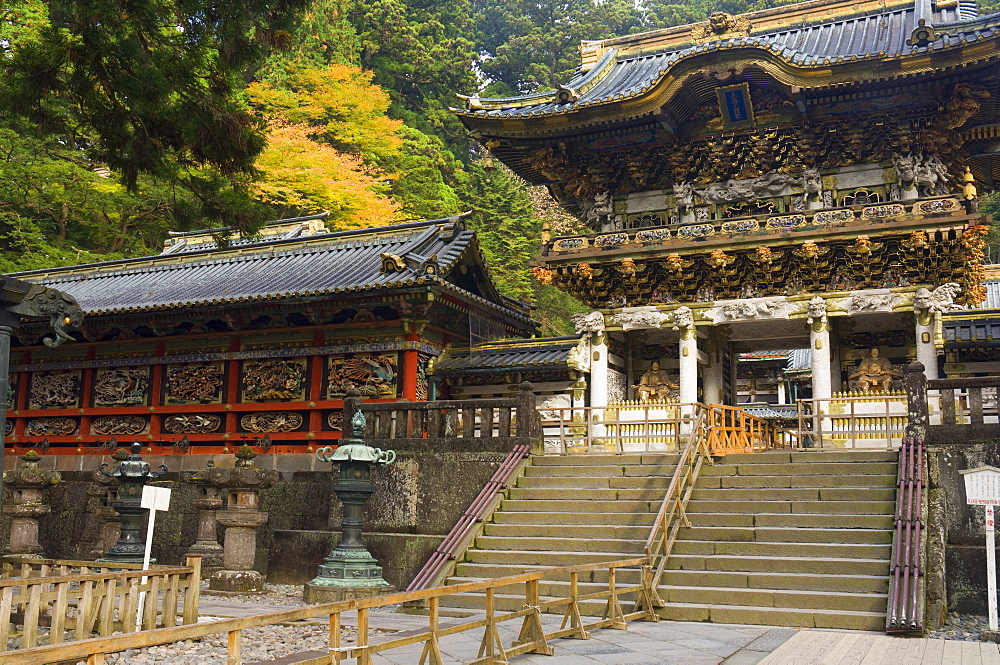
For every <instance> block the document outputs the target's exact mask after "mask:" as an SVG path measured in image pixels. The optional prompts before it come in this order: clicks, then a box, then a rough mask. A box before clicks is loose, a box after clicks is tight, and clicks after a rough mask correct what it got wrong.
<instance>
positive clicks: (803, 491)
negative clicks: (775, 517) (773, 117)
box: [691, 487, 896, 502]
mask: <svg viewBox="0 0 1000 665" xmlns="http://www.w3.org/2000/svg"><path fill="white" fill-rule="evenodd" d="M859 496H864V498H865V500H868V501H892V502H895V501H896V488H895V487H884V488H868V487H866V488H857V487H847V488H845V487H792V488H781V487H767V488H760V487H727V488H719V489H714V488H708V489H705V488H702V487H697V488H696V489H695V490H694V491H693V492H692V493H691V500H692V501H697V500H707V501H857V500H858V498H859Z"/></svg>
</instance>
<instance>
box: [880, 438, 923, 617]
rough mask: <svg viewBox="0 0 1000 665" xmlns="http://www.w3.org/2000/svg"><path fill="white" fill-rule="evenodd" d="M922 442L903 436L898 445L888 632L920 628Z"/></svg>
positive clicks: (921, 613) (887, 614)
mask: <svg viewBox="0 0 1000 665" xmlns="http://www.w3.org/2000/svg"><path fill="white" fill-rule="evenodd" d="M923 489H924V442H923V439H921V438H919V437H906V438H904V439H903V444H902V445H901V446H900V447H899V474H898V480H897V487H896V524H895V530H894V533H893V543H892V551H893V558H892V569H891V570H890V572H889V607H888V609H887V611H886V615H885V630H886V632H888V633H897V632H912V631H921V630H923V624H924V618H923V612H922V609H921V606H922V602H921V601H922V600H923V594H922V593H921V577H922V575H923V571H922V570H921V569H920V554H921V552H922V550H923V539H922V531H923V523H922V522H921V519H920V516H921V513H922V512H923Z"/></svg>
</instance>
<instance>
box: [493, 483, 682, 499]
mask: <svg viewBox="0 0 1000 665" xmlns="http://www.w3.org/2000/svg"><path fill="white" fill-rule="evenodd" d="M666 491H667V488H666V487H663V488H654V489H618V488H615V489H595V488H592V487H572V488H570V487H559V488H546V487H512V488H511V489H510V492H509V496H510V498H511V499H531V500H536V501H539V500H542V501H619V500H625V501H658V502H662V501H663V497H664V496H665V495H666Z"/></svg>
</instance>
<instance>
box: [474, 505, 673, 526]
mask: <svg viewBox="0 0 1000 665" xmlns="http://www.w3.org/2000/svg"><path fill="white" fill-rule="evenodd" d="M657 510H659V509H657ZM493 521H494V522H495V523H497V524H583V525H589V526H593V525H608V526H637V525H642V526H649V525H652V524H653V522H655V521H656V513H653V512H648V511H647V512H642V513H629V512H622V513H600V512H573V513H560V512H551V508H550V509H549V510H539V511H537V512H535V511H515V510H509V511H504V512H497V513H494V514H493Z"/></svg>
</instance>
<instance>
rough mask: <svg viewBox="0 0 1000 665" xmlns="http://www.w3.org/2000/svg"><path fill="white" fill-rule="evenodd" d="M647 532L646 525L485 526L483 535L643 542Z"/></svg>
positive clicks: (647, 534) (648, 528) (647, 527)
mask: <svg viewBox="0 0 1000 665" xmlns="http://www.w3.org/2000/svg"><path fill="white" fill-rule="evenodd" d="M649 530H650V527H649V526H646V525H639V526H608V525H597V526H591V525H583V524H486V525H485V526H484V528H483V534H484V535H486V536H496V537H499V538H517V537H521V538H587V539H589V538H612V539H615V540H642V541H645V540H646V538H647V537H648V536H649Z"/></svg>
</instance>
